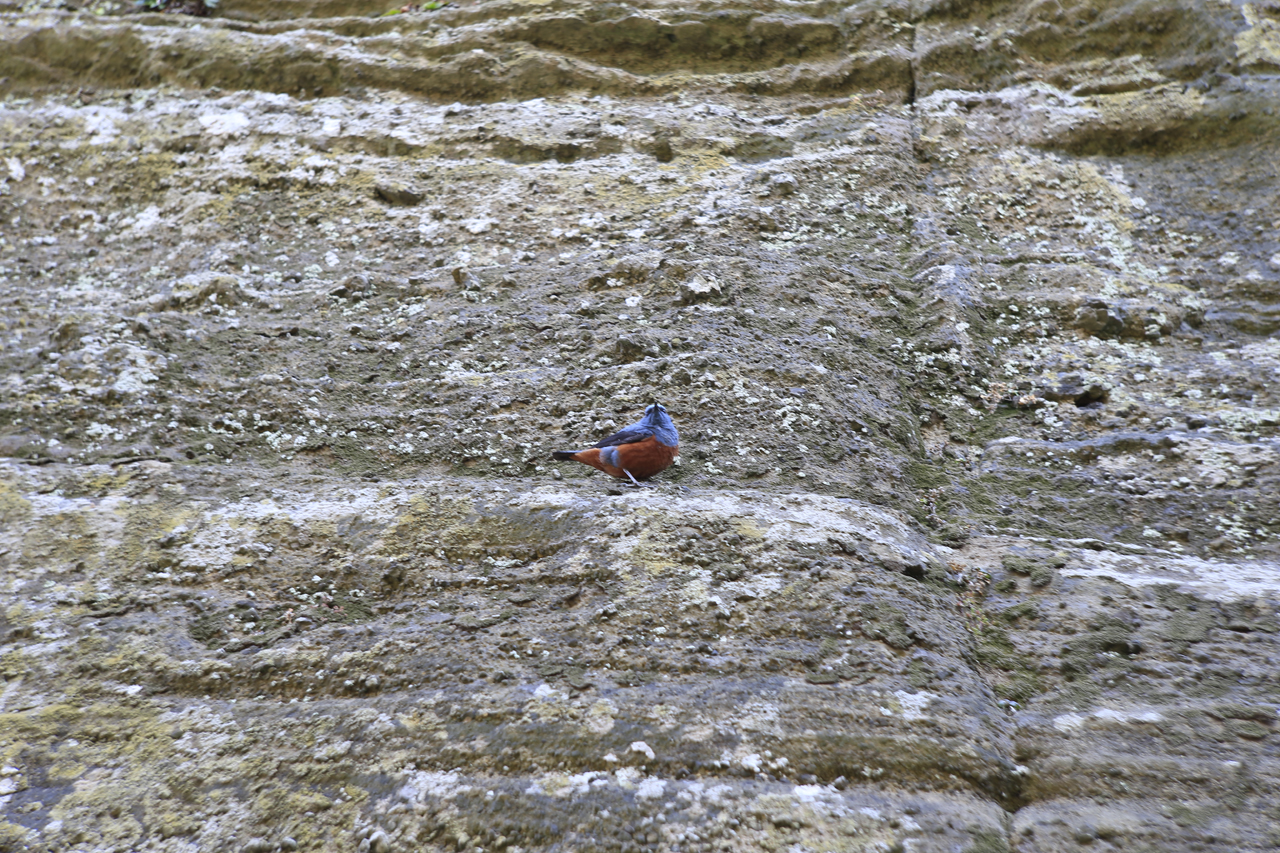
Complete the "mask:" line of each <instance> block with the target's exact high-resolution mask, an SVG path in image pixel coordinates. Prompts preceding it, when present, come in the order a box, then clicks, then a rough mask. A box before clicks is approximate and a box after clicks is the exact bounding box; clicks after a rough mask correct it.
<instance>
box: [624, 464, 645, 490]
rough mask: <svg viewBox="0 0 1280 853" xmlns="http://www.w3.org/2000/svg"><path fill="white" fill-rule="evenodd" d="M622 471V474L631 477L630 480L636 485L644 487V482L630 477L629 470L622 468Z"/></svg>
mask: <svg viewBox="0 0 1280 853" xmlns="http://www.w3.org/2000/svg"><path fill="white" fill-rule="evenodd" d="M622 473H624V474H626V475H627V476H628V477H630V478H631V482H633V483H635V484H636V486H637V487H639V488H642V489H643V488H644V483H642V482H640V481H639V480H637V479H636V478H635V477H632V476H631V472H630V471H628V470H627V469H626V468H623V469H622Z"/></svg>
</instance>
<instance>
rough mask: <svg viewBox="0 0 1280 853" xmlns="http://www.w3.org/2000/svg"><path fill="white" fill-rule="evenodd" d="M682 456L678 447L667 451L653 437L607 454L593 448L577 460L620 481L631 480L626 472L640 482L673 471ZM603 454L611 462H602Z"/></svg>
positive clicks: (664, 446) (619, 447)
mask: <svg viewBox="0 0 1280 853" xmlns="http://www.w3.org/2000/svg"><path fill="white" fill-rule="evenodd" d="M679 452H680V448H679V447H678V446H677V447H667V446H666V445H665V444H662V443H660V442H659V441H658V440H657V439H656V438H654V437H653V436H649V437H648V438H646V439H644V440H643V441H634V442H632V443H631V444H620V445H618V446H617V447H606V448H604V449H603V450H601V449H600V448H596V447H593V448H591V449H590V450H584V451H582V452H581V453H578V454H576V455H575V456H574V457H573V459H574V461H576V462H582V463H584V464H586V465H590V466H591V467H592V468H597V469H599V470H601V471H603V472H605V473H606V474H608V475H609V476H610V477H617V478H618V479H620V480H625V479H626V478H627V474H626V471H630V472H631V476H633V477H635V478H636V479H637V480H644V479H646V478H648V477H652V476H653V475H654V474H657V473H659V472H660V471H665V470H667V469H668V468H670V467H671V463H672V462H674V461H675V458H676V455H677V454H678V453H679ZM602 454H604V455H605V456H607V458H602ZM610 460H612V461H610ZM614 463H616V464H614ZM624 468H625V469H626V470H625V471H624V470H623V469H624Z"/></svg>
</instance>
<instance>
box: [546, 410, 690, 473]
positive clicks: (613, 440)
mask: <svg viewBox="0 0 1280 853" xmlns="http://www.w3.org/2000/svg"><path fill="white" fill-rule="evenodd" d="M679 452H680V434H679V433H678V432H676V425H675V424H674V423H673V422H672V421H671V417H670V416H669V415H668V414H667V410H666V409H665V408H663V407H662V406H661V405H659V404H658V403H654V404H652V405H650V406H648V407H646V408H645V410H644V417H643V418H641V419H640V420H638V421H636V422H635V423H633V424H632V425H631V426H629V427H623V428H622V429H620V430H618V431H617V432H615V433H614V434H613V435H611V436H609V437H608V438H604V439H601V440H600V441H597V442H596V443H595V444H594V445H592V446H591V447H590V448H588V449H586V450H557V451H555V452H554V453H552V454H551V458H552V459H572V460H573V461H574V462H581V463H582V464H584V465H590V466H591V467H592V468H599V469H600V470H601V471H603V472H605V473H606V474H608V475H609V476H610V477H617V478H618V479H619V480H621V479H622V478H624V477H627V478H630V480H631V482H633V483H635V484H636V485H637V486H638V485H640V481H641V480H647V479H649V478H650V477H652V476H653V475H654V474H657V473H658V472H660V471H665V470H667V469H668V468H670V467H671V463H672V462H674V461H675V458H676V454H678V453H679Z"/></svg>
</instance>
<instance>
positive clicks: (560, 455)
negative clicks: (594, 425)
mask: <svg viewBox="0 0 1280 853" xmlns="http://www.w3.org/2000/svg"><path fill="white" fill-rule="evenodd" d="M581 452H582V451H580V450H553V451H552V452H551V458H552V459H572V458H573V457H575V456H577V455H578V454H579V453H581Z"/></svg>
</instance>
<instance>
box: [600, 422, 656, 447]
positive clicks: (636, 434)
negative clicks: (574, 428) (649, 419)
mask: <svg viewBox="0 0 1280 853" xmlns="http://www.w3.org/2000/svg"><path fill="white" fill-rule="evenodd" d="M651 435H653V430H652V429H651V428H650V427H647V426H641V425H640V424H632V425H631V426H629V427H623V428H622V429H621V430H619V431H618V432H615V433H614V434H613V435H611V436H609V437H608V438H602V439H600V440H599V441H597V442H596V443H595V444H593V445H591V446H592V447H617V446H618V445H619V444H632V443H634V442H637V441H644V440H645V439H646V438H648V437H649V436H651Z"/></svg>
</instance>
